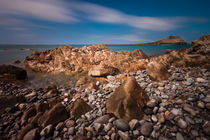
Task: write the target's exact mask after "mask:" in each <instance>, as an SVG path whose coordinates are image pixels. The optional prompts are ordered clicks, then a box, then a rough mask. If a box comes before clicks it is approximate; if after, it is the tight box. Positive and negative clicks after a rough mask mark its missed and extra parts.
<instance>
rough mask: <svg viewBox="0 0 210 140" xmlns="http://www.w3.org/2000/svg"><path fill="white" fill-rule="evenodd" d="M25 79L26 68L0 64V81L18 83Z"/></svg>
mask: <svg viewBox="0 0 210 140" xmlns="http://www.w3.org/2000/svg"><path fill="white" fill-rule="evenodd" d="M26 79H27V72H26V70H24V69H22V68H19V67H16V66H13V65H0V81H1V82H9V83H18V82H22V81H24V80H26Z"/></svg>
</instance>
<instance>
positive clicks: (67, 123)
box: [66, 120, 75, 128]
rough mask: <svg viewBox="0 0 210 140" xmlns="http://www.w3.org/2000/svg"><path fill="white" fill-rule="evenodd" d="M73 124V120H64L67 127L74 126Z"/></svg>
mask: <svg viewBox="0 0 210 140" xmlns="http://www.w3.org/2000/svg"><path fill="white" fill-rule="evenodd" d="M74 124H75V123H74V121H73V120H67V121H66V127H67V128H70V127H72V126H74Z"/></svg>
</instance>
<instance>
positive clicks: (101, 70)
mask: <svg viewBox="0 0 210 140" xmlns="http://www.w3.org/2000/svg"><path fill="white" fill-rule="evenodd" d="M117 73H119V70H118V69H117V68H114V67H111V66H107V65H104V66H102V65H96V66H93V68H92V69H90V70H89V72H88V76H93V77H105V76H107V75H116V74H117Z"/></svg>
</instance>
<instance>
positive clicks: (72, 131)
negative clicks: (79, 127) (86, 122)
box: [68, 127, 75, 135]
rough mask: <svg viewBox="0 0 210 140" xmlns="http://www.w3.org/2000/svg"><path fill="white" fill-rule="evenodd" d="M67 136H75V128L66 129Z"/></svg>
mask: <svg viewBox="0 0 210 140" xmlns="http://www.w3.org/2000/svg"><path fill="white" fill-rule="evenodd" d="M68 134H69V135H74V134H75V128H74V127H70V128H69V129H68Z"/></svg>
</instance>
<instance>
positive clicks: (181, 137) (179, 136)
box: [176, 132, 184, 140]
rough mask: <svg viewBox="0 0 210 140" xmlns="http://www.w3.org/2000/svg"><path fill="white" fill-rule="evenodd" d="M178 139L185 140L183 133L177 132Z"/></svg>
mask: <svg viewBox="0 0 210 140" xmlns="http://www.w3.org/2000/svg"><path fill="white" fill-rule="evenodd" d="M176 139H177V140H184V137H183V136H182V134H181V133H179V132H178V133H176Z"/></svg>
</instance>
